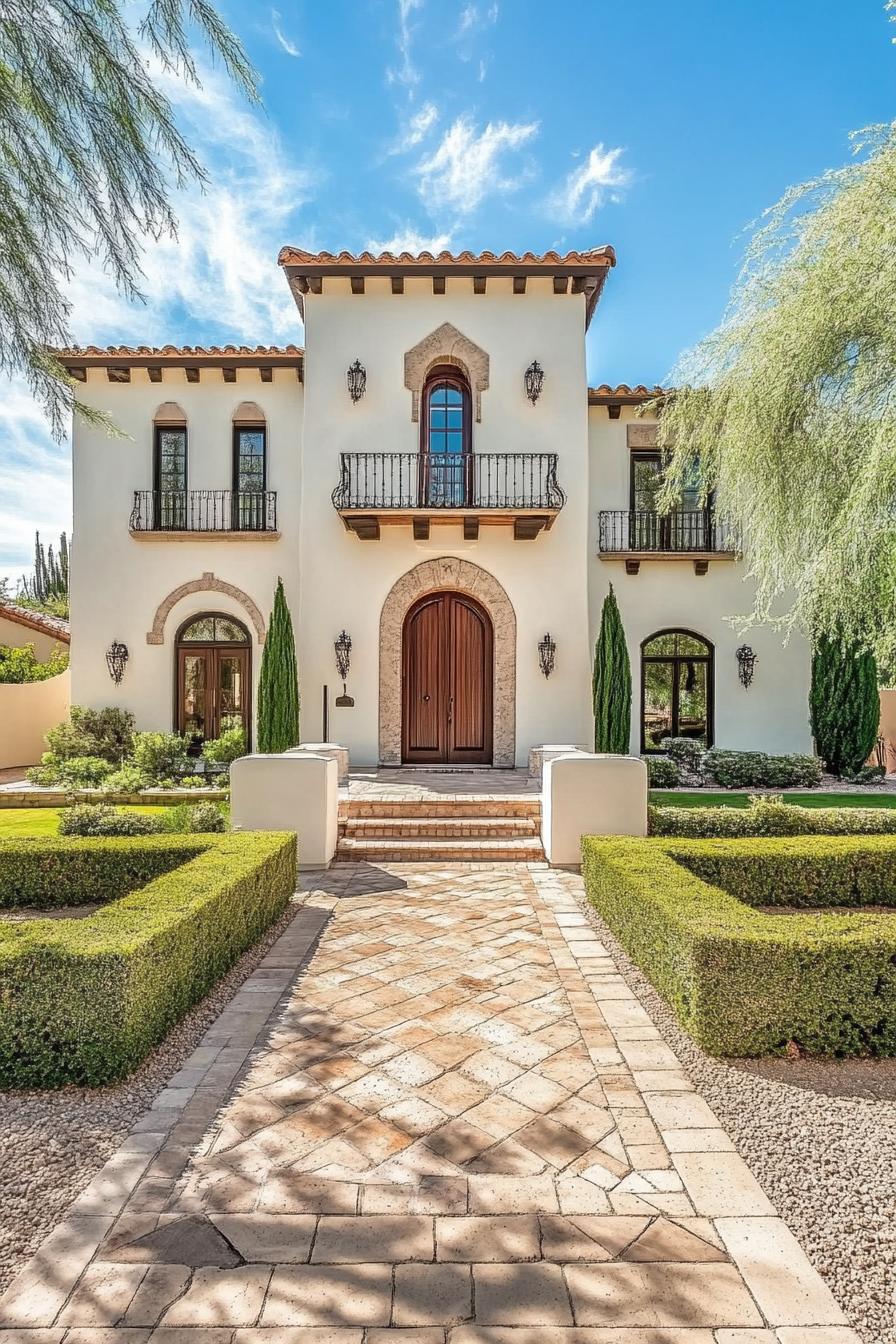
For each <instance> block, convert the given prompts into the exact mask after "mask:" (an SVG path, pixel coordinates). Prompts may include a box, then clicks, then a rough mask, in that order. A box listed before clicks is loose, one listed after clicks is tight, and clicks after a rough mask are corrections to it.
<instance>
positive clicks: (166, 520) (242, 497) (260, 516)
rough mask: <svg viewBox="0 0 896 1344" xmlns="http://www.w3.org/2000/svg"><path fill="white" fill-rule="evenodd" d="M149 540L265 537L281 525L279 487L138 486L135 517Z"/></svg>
mask: <svg viewBox="0 0 896 1344" xmlns="http://www.w3.org/2000/svg"><path fill="white" fill-rule="evenodd" d="M129 527H130V531H131V533H132V535H133V536H135V537H140V538H143V539H145V540H155V541H160V540H162V541H163V540H166V539H167V540H183V539H185V538H192V537H195V536H199V535H201V536H202V537H203V539H207V540H214V539H216V538H217V539H227V538H234V539H240V540H243V539H244V540H251V541H264V540H273V539H275V538H276V537H278V536H279V535H280V534H279V532H278V531H277V492H276V490H253V491H244V490H243V491H236V490H135V491H134V507H133V509H132V510H131V517H130V522H129Z"/></svg>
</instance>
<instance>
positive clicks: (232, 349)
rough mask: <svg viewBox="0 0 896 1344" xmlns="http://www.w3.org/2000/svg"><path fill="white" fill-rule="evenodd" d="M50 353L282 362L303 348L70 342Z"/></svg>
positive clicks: (102, 358)
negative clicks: (84, 343)
mask: <svg viewBox="0 0 896 1344" xmlns="http://www.w3.org/2000/svg"><path fill="white" fill-rule="evenodd" d="M53 353H54V354H55V355H56V358H57V359H58V360H59V361H60V363H62V364H75V363H81V362H83V361H84V360H89V361H91V362H94V363H100V362H103V363H109V362H111V361H113V360H120V361H122V362H126V361H127V360H129V359H134V358H135V357H137V358H143V359H158V360H162V361H165V360H168V361H171V362H172V363H177V362H183V361H189V360H196V359H212V360H215V361H219V360H220V362H221V363H222V364H226V363H227V361H228V359H231V358H233V357H235V356H236V357H241V358H243V359H246V358H251V359H253V360H258V361H262V360H265V359H272V360H275V361H279V362H284V363H285V362H297V361H300V360H301V359H302V356H303V355H304V353H305V352H304V350H303V349H302V347H301V346H299V345H209V346H204V345H106V346H101V345H73V346H70V347H69V348H68V349H66V350H54V352H53Z"/></svg>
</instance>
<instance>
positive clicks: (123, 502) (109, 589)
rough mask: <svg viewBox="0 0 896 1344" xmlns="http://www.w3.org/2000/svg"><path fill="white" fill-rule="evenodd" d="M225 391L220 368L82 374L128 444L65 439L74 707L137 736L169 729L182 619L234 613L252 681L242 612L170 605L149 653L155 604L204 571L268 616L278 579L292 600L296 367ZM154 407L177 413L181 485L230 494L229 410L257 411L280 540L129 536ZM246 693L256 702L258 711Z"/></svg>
mask: <svg viewBox="0 0 896 1344" xmlns="http://www.w3.org/2000/svg"><path fill="white" fill-rule="evenodd" d="M236 378H237V381H236V382H235V383H224V382H223V381H222V378H221V374H220V371H218V370H217V369H203V371H202V374H201V381H200V382H198V383H187V381H186V377H185V373H184V370H183V369H171V370H168V369H166V370H165V372H164V373H163V378H162V382H160V383H150V382H149V379H148V376H147V374H146V372H145V370H141V369H134V370H133V371H132V374H131V379H132V381H131V382H130V383H110V382H109V381H108V380H107V378H106V372H105V370H104V369H92V370H91V371H90V372H89V374H88V381H87V383H86V385H84V386H83V387H82V388H81V390H80V395H81V396H82V397H83V399H84V400H85V401H87V402H88V403H89V404H90V405H92V406H96V407H99V408H101V409H102V410H104V411H107V412H108V413H109V414H110V415H111V416H112V418H113V419H114V421H115V423H116V425H117V426H118V427H119V428H120V429H121V430H122V431H123V433H124V434H125V435H127V436H128V437H124V438H111V437H109V436H107V435H106V434H105V433H104V432H103V431H102V430H98V429H95V428H92V427H90V426H87V425H84V424H81V423H77V424H76V425H75V429H74V436H73V437H74V444H73V459H74V461H73V494H74V520H75V521H74V536H73V542H72V560H71V623H72V629H73V631H76V632H77V634H76V635H75V636H74V637H73V639H72V659H71V672H72V702H73V703H74V704H80V705H91V706H94V707H100V706H102V705H118V706H120V707H122V708H125V709H130V710H131V711H133V713H134V714H135V715H136V716H137V722H138V725H139V726H140V727H141V728H144V729H160V730H170V728H171V727H172V724H173V716H174V643H173V641H174V635H175V632H176V630H177V628H178V626H179V625H180V624H181V623H182V622H183V621H185V620H186V619H187V617H189V616H191V615H194V614H197V613H199V612H202V611H220V612H223V613H225V614H227V615H231V616H236V617H238V618H239V619H240V620H242V621H243V623H244V624H245V625H246V627H247V629H248V630H249V633H250V635H251V636H252V673H253V681H254V682H256V683H257V678H258V669H259V664H260V649H259V645H258V642H257V639H256V637H255V632H254V628H253V626H252V622H251V620H250V619H249V617H248V615H247V613H246V611H245V609H244V608H243V606H242V605H241V604H240V603H239V602H237V601H235V600H234V599H233V598H231V597H229V596H226V595H225V594H222V593H219V592H197V593H193V594H191V595H190V596H188V597H185V598H183V599H181V600H180V601H179V602H178V603H177V604H176V606H175V607H174V608H173V609H172V611H171V613H170V615H169V617H168V620H167V622H166V626H165V643H164V644H163V645H157V646H150V645H148V644H147V642H146V635H147V632H148V631H149V630H150V628H151V626H152V621H153V617H154V615H155V612H156V608H157V607H158V605H159V604H160V603H161V602H162V601H163V600H164V599H165V597H166V596H167V595H168V594H169V593H170V592H172V591H173V589H175V588H177V587H178V586H179V585H180V584H182V583H185V582H188V581H189V580H191V579H199V578H201V576H202V575H203V574H204V573H207V572H211V573H213V574H214V575H215V577H216V578H219V579H222V580H224V581H225V582H227V583H231V584H234V585H235V586H236V587H238V588H240V589H241V590H242V591H244V592H245V593H247V594H248V595H249V596H250V597H251V598H252V599H253V601H254V602H255V603H256V605H257V606H258V607H259V608H260V610H261V612H262V614H263V616H264V619H265V623H266V622H267V620H268V619H269V616H270V611H271V605H272V603H273V597H274V588H275V585H276V582H277V576H278V575H282V576H283V582H284V585H285V587H286V592H287V600H288V601H289V602H290V604H291V607H292V609H293V611H295V609H296V607H297V605H298V582H299V546H298V521H299V482H300V462H299V456H300V445H301V434H302V385H301V383H299V382H298V380H297V378H296V375H295V370H293V369H274V372H273V381H272V382H271V383H262V382H261V379H260V376H259V373H258V370H257V369H238V370H237V375H236ZM165 401H174V402H177V404H178V405H179V406H181V408H182V409H183V410H184V411H185V413H186V416H187V431H188V488H189V489H194V490H216V489H217V490H229V489H230V488H231V485H232V479H231V474H232V460H233V437H232V430H233V426H232V415H233V412H234V410H235V408H236V407H237V406H238V405H239V403H240V402H241V401H254V402H257V404H258V405H259V407H260V408H261V409H262V411H264V413H265V416H266V419H267V452H268V489H269V490H276V491H277V518H278V527H279V529H280V533H281V535H280V537H279V539H277V540H273V541H272V540H267V539H264V540H257V539H256V538H255V536H253V537H252V539H251V540H250V539H247V538H241V539H239V540H236V541H221V540H214V539H204V538H203V537H201V536H197V537H196V539H195V540H193V539H191V540H189V541H186V542H183V541H175V540H171V539H162V540H153V541H150V540H140V539H137V538H134V537H132V536H131V535H130V533H129V531H128V520H129V518H130V514H131V508H132V504H133V495H134V491H135V490H150V489H152V483H153V482H152V472H153V415H154V413H155V411H156V409H157V408H158V406H159V405H160V404H161V403H162V402H165ZM113 639H117V640H121V641H122V642H123V643H125V644H126V645H127V647H128V650H129V653H130V658H129V660H128V664H127V668H126V671H125V674H124V678H123V680H122V682H121V685H120V686H115V685H114V683H113V682H112V680H111V679H110V677H109V673H108V670H107V667H106V658H105V654H106V649H107V648H108V646H109V644H110V643H111V641H112V640H113ZM255 699H256V697H255V695H254V693H253V705H254V704H255Z"/></svg>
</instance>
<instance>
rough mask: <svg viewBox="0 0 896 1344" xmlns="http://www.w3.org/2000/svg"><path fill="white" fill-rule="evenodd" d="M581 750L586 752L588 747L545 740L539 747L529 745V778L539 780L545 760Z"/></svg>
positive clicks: (574, 753)
mask: <svg viewBox="0 0 896 1344" xmlns="http://www.w3.org/2000/svg"><path fill="white" fill-rule="evenodd" d="M583 752H584V753H586V754H588V748H587V747H577V746H576V745H575V743H574V742H565V743H555V742H547V743H545V745H544V746H541V747H530V748H529V778H530V779H537V780H541V779H542V777H543V774H544V767H545V762H546V761H552V760H554V758H555V757H556V756H569V755H581V754H582V753H583Z"/></svg>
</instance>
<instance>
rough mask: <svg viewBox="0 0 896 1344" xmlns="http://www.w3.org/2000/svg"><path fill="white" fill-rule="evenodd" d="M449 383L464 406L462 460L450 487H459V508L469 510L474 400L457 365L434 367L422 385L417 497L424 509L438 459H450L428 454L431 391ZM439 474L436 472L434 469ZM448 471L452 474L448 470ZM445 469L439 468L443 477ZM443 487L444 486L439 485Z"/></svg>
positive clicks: (450, 481) (437, 365)
mask: <svg viewBox="0 0 896 1344" xmlns="http://www.w3.org/2000/svg"><path fill="white" fill-rule="evenodd" d="M443 383H448V384H449V385H450V386H452V387H455V388H457V390H458V391H459V392H460V394H461V401H462V406H463V423H462V426H461V442H462V445H463V446H462V448H461V456H462V462H461V463H460V465H459V467H455V468H454V469H453V475H452V478H449V481H448V484H449V486H455V484H456V485H459V486H460V487H461V488H460V490H459V491H458V494H459V495H461V496H462V498H461V499H460V500H459V501H458V507H459V508H465V507H468V506H469V504H470V502H471V500H472V494H473V472H472V459H473V398H472V392H471V389H470V382H469V379H468V378H467V377H466V375H465V374H464V373H463V372H462V371H461V370H460V369H459V368H458V367H457V365H456V364H436V365H434V366H433V368H431V369H430V371H429V373H428V374H427V375H426V379H425V381H424V383H423V393H422V396H421V398H420V405H421V409H422V414H421V416H420V467H421V470H420V474H419V495H420V500H419V502H420V506H421V507H424V508H425V506H426V504H427V502H428V497H429V490H430V481H431V479H432V480H434V481H435V479H436V478H435V477H434V475H433V467H434V465H435V464H436V463H437V462H438V459H439V457H440V456H451V455H450V454H440V453H434V454H431V451H430V429H431V423H430V421H431V414H430V398H431V396H432V392H433V390H434V388H436V387H437V386H439V385H441V384H443ZM436 469H437V470H438V468H436ZM448 471H452V468H451V467H448ZM444 473H445V468H444V467H443V468H442V475H444ZM441 484H442V485H443V487H444V482H441Z"/></svg>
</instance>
